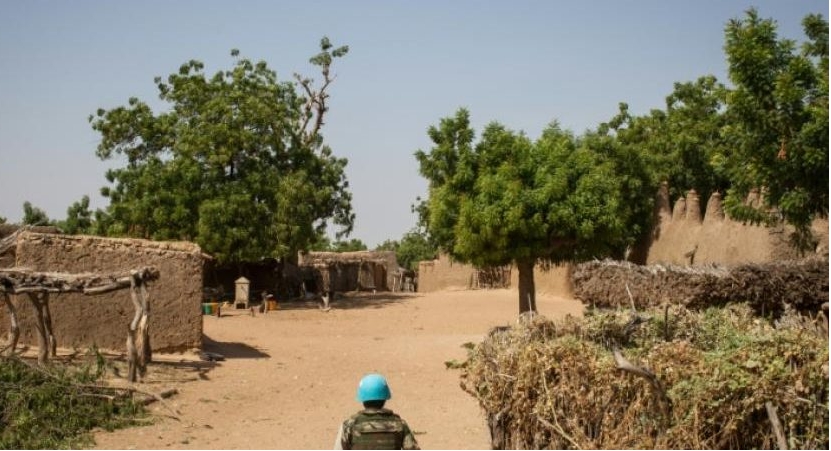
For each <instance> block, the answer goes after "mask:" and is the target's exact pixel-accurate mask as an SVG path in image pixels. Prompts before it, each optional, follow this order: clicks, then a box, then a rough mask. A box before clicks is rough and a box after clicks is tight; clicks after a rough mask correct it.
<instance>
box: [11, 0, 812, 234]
mask: <svg viewBox="0 0 831 451" xmlns="http://www.w3.org/2000/svg"><path fill="white" fill-rule="evenodd" d="M751 6H755V7H757V9H758V10H759V13H760V15H761V16H762V17H771V18H774V19H775V20H776V21H777V22H778V24H779V33H780V36H783V37H787V38H792V39H796V40H798V41H799V40H801V39H802V38H803V33H802V28H801V25H800V22H801V20H802V18H803V17H804V16H805V15H806V14H809V13H821V14H822V15H823V16H824V17H825V18H826V19H827V17H828V3H827V2H825V1H807V0H790V1H785V0H780V1H759V0H757V1H750V0H721V1H716V0H701V1H645V0H643V1H637V0H632V1H553V0H549V1H520V0H517V1H349V2H345V1H339V2H336V1H262V2H259V1H256V2H255V1H236V2H230V1H222V2H220V1H141V2H132V1H84V0H79V1H71V2H70V1H10V0H0V216H4V217H6V218H7V219H8V220H10V221H12V222H16V221H19V220H20V219H21V218H22V215H23V208H22V205H23V202H24V201H27V200H28V201H30V202H32V204H33V205H35V206H37V207H39V208H42V209H44V210H45V211H46V212H47V214H48V215H49V216H50V218H53V219H62V218H64V217H65V216H66V208H67V207H68V206H69V205H70V204H71V203H73V202H75V201H77V200H79V199H80V198H81V197H82V196H83V195H85V194H86V195H89V196H90V198H91V203H92V206H93V207H104V206H105V205H106V199H104V198H102V197H101V196H100V195H99V189H100V187H101V186H103V185H105V184H106V180H105V179H104V172H105V171H106V169H107V168H108V167H109V165H112V164H114V163H112V162H102V161H100V160H98V159H97V158H96V157H95V147H96V145H97V142H98V140H99V136H98V135H97V134H96V133H95V132H93V130H92V129H91V128H90V126H89V123H88V122H87V117H88V116H89V115H90V114H92V113H93V112H94V111H95V110H96V109H97V108H99V107H102V108H112V107H116V106H119V105H124V104H126V102H127V99H128V98H129V97H131V96H135V97H139V98H141V99H143V100H145V101H147V102H149V103H150V104H151V106H153V107H154V108H155V109H157V110H158V109H161V108H164V105H163V104H161V103H160V102H158V101H157V97H156V96H157V92H156V89H155V85H154V84H153V78H154V77H155V76H166V75H168V74H170V73H172V72H175V71H176V70H177V69H178V67H179V65H181V64H182V63H183V62H185V61H187V60H190V59H197V60H200V61H202V62H204V63H205V67H206V72H207V73H209V74H213V73H214V72H216V71H218V70H220V69H225V68H228V67H230V66H231V65H232V64H233V59H232V58H231V57H230V54H229V53H230V50H231V49H232V48H238V49H239V50H240V51H241V54H242V55H243V56H245V57H248V58H250V59H252V60H261V59H262V60H265V61H267V62H268V63H269V65H270V66H271V67H272V68H273V69H275V70H276V71H277V73H278V77H279V78H280V79H282V80H289V79H291V74H292V73H294V72H300V73H303V74H307V75H312V76H315V75H316V74H315V73H314V71H313V69H314V68H313V67H312V66H311V65H310V64H309V63H308V58H309V56H311V55H312V54H314V53H316V51H317V50H318V42H319V40H320V37H321V36H323V35H327V36H329V37H330V38H331V39H332V41H333V42H334V43H335V44H336V45H342V44H348V45H349V46H350V52H349V54H348V55H347V56H346V57H345V58H344V59H342V60H339V61H337V64H336V66H334V68H333V71H334V72H335V73H336V74H337V79H336V81H335V83H334V84H333V85H332V86H331V91H330V93H331V95H332V98H331V102H330V107H331V111H330V114H329V116H328V118H327V121H326V122H327V124H326V126H325V128H324V130H323V132H324V135H325V138H326V141H327V142H328V144H329V145H330V146H331V147H332V148H333V150H334V152H335V153H336V154H337V155H339V156H343V157H346V158H348V159H349V166H348V168H347V176H348V178H349V181H350V185H351V189H352V193H353V197H354V201H353V208H354V211H355V214H356V215H357V221H356V224H355V230H354V232H353V234H352V237H354V238H359V239H361V240H363V241H364V242H365V243H367V244H368V245H370V246H374V245H375V244H377V243H380V242H382V241H384V240H386V239H398V238H400V237H401V235H402V234H403V233H404V232H406V231H407V230H409V229H410V228H411V227H413V226H414V225H415V222H416V218H415V216H414V215H413V214H411V212H410V205H411V204H412V203H413V202H414V200H415V198H416V197H417V196H424V195H425V194H426V182H425V181H424V180H423V179H422V178H421V177H420V176H419V175H418V166H417V163H416V161H415V159H414V157H413V153H414V152H415V151H416V150H418V149H423V150H429V148H430V142H429V139H428V138H427V134H426V130H427V128H428V127H429V126H430V125H433V124H436V123H438V121H439V120H440V119H441V118H442V117H446V116H449V115H451V114H453V113H454V112H455V111H456V110H457V109H458V108H459V107H466V108H468V109H470V111H471V116H472V121H473V124H474V126H475V128H476V129H477V131H478V130H481V129H482V127H483V126H484V125H485V124H486V123H488V122H490V121H493V120H497V121H499V122H502V123H503V124H505V125H507V126H508V127H510V128H512V129H515V130H523V131H525V132H526V133H527V134H528V135H529V136H531V137H532V138H535V137H537V136H538V134H539V132H540V130H541V129H542V128H543V127H544V126H545V125H546V124H548V123H549V122H551V121H552V120H558V121H559V122H560V123H561V124H562V125H563V126H564V127H565V128H568V129H571V130H572V131H574V132H575V133H578V134H579V133H581V132H583V131H584V130H586V129H588V128H594V127H596V126H597V125H598V124H599V123H600V122H603V121H605V120H607V119H609V118H610V117H611V116H613V115H614V114H615V112H616V111H617V105H618V103H619V102H627V103H628V104H629V105H630V111H631V112H633V113H634V114H644V113H647V112H648V111H649V110H650V109H653V108H663V107H664V98H665V97H666V96H667V95H668V94H669V93H670V92H671V91H672V86H673V83H674V82H683V81H690V80H694V79H696V78H698V77H699V76H702V75H707V74H713V75H715V76H716V77H717V78H718V79H719V80H720V81H722V82H725V83H727V82H728V80H727V76H726V62H725V57H724V52H723V50H722V47H723V42H724V41H723V39H724V33H723V32H724V25H725V23H726V22H727V21H728V20H729V19H731V18H737V17H742V16H743V15H744V11H745V10H747V9H748V8H749V7H751Z"/></svg>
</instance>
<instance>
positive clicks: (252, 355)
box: [95, 290, 583, 449]
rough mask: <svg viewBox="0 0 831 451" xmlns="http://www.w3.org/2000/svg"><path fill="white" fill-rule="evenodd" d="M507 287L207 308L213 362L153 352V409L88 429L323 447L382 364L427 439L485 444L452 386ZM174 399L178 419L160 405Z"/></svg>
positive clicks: (159, 438) (134, 436)
mask: <svg viewBox="0 0 831 451" xmlns="http://www.w3.org/2000/svg"><path fill="white" fill-rule="evenodd" d="M538 296H539V297H538V300H537V305H538V310H539V311H540V313H541V314H543V315H545V316H548V317H550V318H554V317H558V316H562V315H565V314H575V315H580V314H581V313H582V310H583V308H582V305H581V304H580V303H579V302H577V301H574V300H570V299H563V298H557V297H553V296H546V295H538ZM516 313H517V294H516V291H510V290H488V291H445V292H437V293H429V294H406V295H405V294H397V293H396V294H391V293H378V294H363V295H358V296H348V297H346V298H344V299H339V300H337V301H335V302H334V303H333V304H332V309H331V310H330V311H322V310H320V309H318V307H317V304H315V303H288V302H284V303H281V304H280V309H279V310H277V311H272V312H269V313H268V314H265V315H263V314H259V313H258V314H257V315H255V316H253V317H252V316H251V315H250V313H249V312H247V311H244V310H230V311H229V310H226V311H224V312H223V316H222V317H221V318H217V317H214V316H205V317H204V350H206V351H211V352H216V353H220V354H223V355H224V356H225V360H224V361H221V362H218V363H216V364H212V363H210V362H202V361H199V360H198V359H194V357H193V356H192V355H187V354H184V355H164V356H154V358H155V360H159V361H161V363H154V364H153V365H152V366H151V367H150V370H149V371H150V377H149V379H150V380H151V382H149V383H147V384H145V385H144V388H146V389H148V390H152V391H154V392H160V391H162V390H164V389H169V388H176V389H178V391H179V393H178V394H176V395H174V396H173V397H172V398H170V399H168V400H167V402H166V406H165V405H162V404H160V403H154V404H152V405H151V407H150V409H151V411H152V412H153V415H154V416H153V419H154V421H153V422H152V424H150V425H148V426H141V427H134V428H129V429H124V430H119V431H115V432H99V433H97V434H96V435H95V440H96V443H97V447H98V448H102V449H331V448H332V445H333V444H334V438H335V435H336V433H337V428H338V426H339V424H340V422H341V421H343V419H344V418H346V417H348V416H349V415H351V414H352V413H354V412H356V411H357V410H358V409H359V408H360V405H359V404H358V402H357V401H355V390H356V388H357V383H358V380H359V379H360V378H361V376H363V375H364V374H365V373H368V372H380V373H382V374H384V375H385V376H386V377H387V380H388V381H389V383H390V386H391V388H392V396H393V397H392V399H391V400H390V401H389V403H388V404H387V407H389V408H391V409H393V410H394V411H395V412H396V413H399V414H400V415H401V416H402V417H403V418H404V419H405V420H407V422H408V423H409V425H410V428H411V429H412V430H413V431H415V434H416V439H417V440H418V442H419V445H420V446H421V447H422V448H423V449H489V436H488V430H487V427H486V425H485V420H484V416H483V414H482V411H481V409H480V408H479V405H478V404H477V401H476V400H475V399H474V398H473V397H471V396H470V395H468V394H467V393H465V392H464V391H462V389H461V388H460V387H459V374H460V372H459V370H453V369H447V368H446V367H445V362H446V361H449V360H454V359H455V360H463V359H464V357H465V355H466V351H465V349H463V348H462V345H463V344H464V343H466V342H478V341H481V339H482V338H483V337H484V335H485V334H486V333H487V332H488V330H489V329H490V328H492V327H494V326H505V325H508V324H512V323H514V322H515V321H516V317H517V316H516ZM166 407H169V408H170V409H176V410H177V411H178V412H179V413H180V414H179V415H178V417H179V419H178V420H176V419H173V418H171V417H170V416H167V415H168V414H169V413H170V410H168V409H167V408H166Z"/></svg>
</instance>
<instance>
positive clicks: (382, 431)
mask: <svg viewBox="0 0 831 451" xmlns="http://www.w3.org/2000/svg"><path fill="white" fill-rule="evenodd" d="M336 445H337V444H336ZM340 446H341V449H421V448H419V447H418V443H416V440H415V437H413V433H412V432H411V431H410V427H409V426H407V422H406V421H404V420H403V419H401V417H399V416H398V415H396V414H395V413H393V412H392V410H389V409H364V410H361V411H360V412H358V413H356V414H355V415H352V416H351V417H349V419H347V420H346V421H344V422H343V425H342V426H341V431H340Z"/></svg>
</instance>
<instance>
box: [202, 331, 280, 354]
mask: <svg viewBox="0 0 831 451" xmlns="http://www.w3.org/2000/svg"><path fill="white" fill-rule="evenodd" d="M202 350H203V351H207V352H211V353H216V354H221V355H222V356H223V357H225V358H226V359H268V358H271V356H270V355H268V354H266V353H264V352H262V351H260V350H259V349H257V348H255V347H253V346H249V345H247V344H245V343H232V342H222V341H215V340H213V339H212V338H211V337H209V336H207V335H202Z"/></svg>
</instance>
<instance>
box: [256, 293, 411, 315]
mask: <svg viewBox="0 0 831 451" xmlns="http://www.w3.org/2000/svg"><path fill="white" fill-rule="evenodd" d="M414 296H415V294H414V293H392V292H381V293H368V292H351V293H345V294H341V293H338V294H337V296H336V298H335V300H334V301H331V302H330V303H329V307H330V308H331V309H334V310H354V309H380V308H386V307H390V306H393V305H397V304H401V303H404V302H407V301H408V300H410V299H412V298H413V297H414ZM322 307H323V301H321V300H320V298H316V299H292V300H288V301H280V304H279V309H278V310H319V309H321V308H322ZM272 313H276V312H272Z"/></svg>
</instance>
